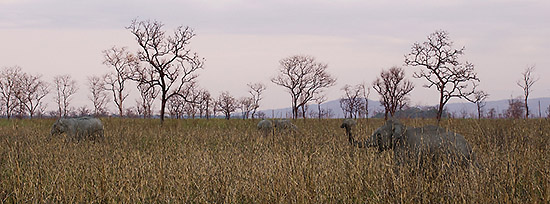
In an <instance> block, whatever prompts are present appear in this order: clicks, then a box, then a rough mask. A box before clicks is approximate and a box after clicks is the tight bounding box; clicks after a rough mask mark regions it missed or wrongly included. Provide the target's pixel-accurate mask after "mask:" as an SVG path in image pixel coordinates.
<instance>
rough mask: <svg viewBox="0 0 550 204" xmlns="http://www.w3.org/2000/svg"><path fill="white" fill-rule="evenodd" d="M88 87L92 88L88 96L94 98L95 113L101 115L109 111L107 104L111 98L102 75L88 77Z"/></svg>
mask: <svg viewBox="0 0 550 204" xmlns="http://www.w3.org/2000/svg"><path fill="white" fill-rule="evenodd" d="M88 87H89V88H90V93H91V94H92V95H89V96H88V98H89V99H90V100H92V104H93V106H94V110H93V111H94V113H93V114H94V115H95V116H100V115H105V114H106V113H107V109H106V108H105V106H106V105H107V101H108V100H109V95H108V94H107V93H106V92H105V91H106V90H105V81H104V79H103V78H102V77H99V76H90V77H88Z"/></svg>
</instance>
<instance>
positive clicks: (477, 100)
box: [471, 91, 489, 119]
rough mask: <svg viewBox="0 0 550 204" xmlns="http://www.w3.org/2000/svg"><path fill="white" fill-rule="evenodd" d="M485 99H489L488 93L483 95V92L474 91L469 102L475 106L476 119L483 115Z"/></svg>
mask: <svg viewBox="0 0 550 204" xmlns="http://www.w3.org/2000/svg"><path fill="white" fill-rule="evenodd" d="M487 97H489V94H488V93H485V92H484V91H476V92H475V93H474V97H473V100H471V102H472V103H474V104H476V107H477V118H478V119H481V116H482V115H483V108H484V107H485V100H486V99H487Z"/></svg>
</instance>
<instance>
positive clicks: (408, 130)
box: [349, 119, 478, 166]
mask: <svg viewBox="0 0 550 204" xmlns="http://www.w3.org/2000/svg"><path fill="white" fill-rule="evenodd" d="M349 137H350V143H351V144H352V145H353V146H357V147H360V148H361V147H375V148H378V151H380V152H382V151H386V150H393V151H394V154H393V155H394V160H395V161H396V162H397V164H402V163H403V162H408V163H410V162H414V163H416V164H422V163H423V162H424V161H426V160H430V159H432V160H433V159H436V158H440V159H441V158H446V159H449V161H450V162H451V164H457V163H458V164H461V165H463V166H468V164H474V165H476V166H478V164H477V162H475V161H474V153H473V152H472V147H470V144H468V142H467V141H466V139H464V137H463V136H462V135H460V134H457V133H454V132H452V131H449V130H446V129H444V128H441V127H439V126H434V125H428V126H423V127H418V128H414V127H407V126H405V125H403V124H402V123H401V122H399V121H397V120H393V119H391V120H388V121H386V123H385V124H384V125H383V126H382V127H380V128H378V129H377V130H376V131H374V133H373V134H372V136H371V137H370V138H368V139H367V140H366V141H364V142H358V141H356V140H355V139H354V138H353V137H352V136H351V135H350V136H349Z"/></svg>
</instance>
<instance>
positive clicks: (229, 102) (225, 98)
mask: <svg viewBox="0 0 550 204" xmlns="http://www.w3.org/2000/svg"><path fill="white" fill-rule="evenodd" d="M216 104H217V106H218V109H219V110H220V111H221V112H222V113H223V114H224V115H225V119H227V120H229V119H230V118H231V113H233V112H235V110H237V106H238V105H237V100H236V99H235V98H234V97H233V96H231V95H230V94H229V92H227V91H226V92H222V93H221V94H220V96H219V97H218V101H217V102H216Z"/></svg>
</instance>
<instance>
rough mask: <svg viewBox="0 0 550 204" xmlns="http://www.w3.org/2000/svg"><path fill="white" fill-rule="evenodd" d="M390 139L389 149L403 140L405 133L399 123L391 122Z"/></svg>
mask: <svg viewBox="0 0 550 204" xmlns="http://www.w3.org/2000/svg"><path fill="white" fill-rule="evenodd" d="M392 122H393V123H392V138H391V143H390V148H393V147H394V146H395V145H397V143H398V142H399V141H401V140H402V139H403V134H404V132H405V128H406V127H405V125H403V124H402V123H400V122H399V121H392Z"/></svg>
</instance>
